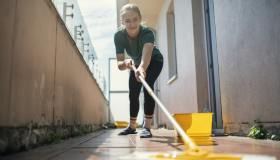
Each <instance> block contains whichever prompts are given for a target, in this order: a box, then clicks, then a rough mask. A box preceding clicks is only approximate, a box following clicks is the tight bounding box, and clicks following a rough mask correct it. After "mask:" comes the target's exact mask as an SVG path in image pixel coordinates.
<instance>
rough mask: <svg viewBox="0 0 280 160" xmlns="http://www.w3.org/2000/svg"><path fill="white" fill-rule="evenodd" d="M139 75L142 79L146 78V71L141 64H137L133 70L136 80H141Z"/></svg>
mask: <svg viewBox="0 0 280 160" xmlns="http://www.w3.org/2000/svg"><path fill="white" fill-rule="evenodd" d="M139 76H142V77H143V78H144V79H145V78H146V71H145V69H144V68H143V67H142V66H139V67H138V68H137V69H136V72H135V77H136V79H137V81H138V82H141V81H140V78H139Z"/></svg>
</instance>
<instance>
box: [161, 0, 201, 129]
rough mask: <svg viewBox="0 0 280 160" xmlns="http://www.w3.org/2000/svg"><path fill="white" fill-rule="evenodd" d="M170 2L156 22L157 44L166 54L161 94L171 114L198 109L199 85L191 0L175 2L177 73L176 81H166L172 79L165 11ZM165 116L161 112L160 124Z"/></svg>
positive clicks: (165, 5)
mask: <svg viewBox="0 0 280 160" xmlns="http://www.w3.org/2000/svg"><path fill="white" fill-rule="evenodd" d="M170 2H171V1H170V0H168V1H165V3H164V5H163V7H162V10H161V12H160V16H159V19H158V25H157V33H158V37H157V38H158V45H159V46H158V47H159V49H160V51H161V52H162V54H163V56H164V67H163V70H162V73H161V75H160V78H159V89H160V92H159V95H160V99H161V100H162V102H163V104H164V105H166V107H167V108H168V110H169V111H170V112H171V113H186V112H197V111H198V106H197V89H196V88H197V86H196V73H195V70H196V68H195V55H194V53H195V52H194V36H193V19H192V17H193V16H192V8H191V6H192V5H191V0H176V1H174V14H175V29H176V35H175V36H176V52H177V73H178V74H177V79H176V80H174V81H173V82H172V83H170V84H167V82H168V80H169V79H168V59H167V57H168V55H167V51H168V48H167V46H168V45H167V27H166V26H167V25H166V13H167V10H168V7H169V4H170ZM160 113H161V112H160ZM161 114H162V113H161ZM163 117H164V118H163ZM164 119H166V118H165V116H162V115H160V117H159V120H160V124H161V123H165V122H166V120H164ZM167 124H168V123H167Z"/></svg>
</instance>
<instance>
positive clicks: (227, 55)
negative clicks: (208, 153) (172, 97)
mask: <svg viewBox="0 0 280 160" xmlns="http://www.w3.org/2000/svg"><path fill="white" fill-rule="evenodd" d="M214 8H215V10H214V11H215V24H216V31H217V50H218V58H219V71H220V72H219V74H220V87H221V103H222V111H223V120H224V123H225V127H226V130H227V132H236V131H239V130H241V129H242V128H241V127H240V124H241V122H243V123H247V122H252V121H253V120H255V119H259V120H261V121H262V122H274V124H275V123H276V124H277V123H278V124H279V123H280V116H279V113H280V107H279V105H280V81H279V79H280V45H279V44H280V1H279V0H246V1H243V0H234V1H233V0H228V1H224V0H214ZM272 124H273V123H272Z"/></svg>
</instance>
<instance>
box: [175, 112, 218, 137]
mask: <svg viewBox="0 0 280 160" xmlns="http://www.w3.org/2000/svg"><path fill="white" fill-rule="evenodd" d="M173 116H174V118H175V119H176V121H177V122H178V123H179V125H180V126H181V127H182V129H183V130H184V131H185V132H186V133H187V134H188V135H189V136H191V137H197V138H198V137H208V136H211V134H212V116H213V113H183V114H174V115H173Z"/></svg>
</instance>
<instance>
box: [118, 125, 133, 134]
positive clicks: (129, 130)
mask: <svg viewBox="0 0 280 160" xmlns="http://www.w3.org/2000/svg"><path fill="white" fill-rule="evenodd" d="M136 133H137V132H136V129H132V128H130V127H127V128H126V129H125V130H123V131H122V132H120V133H119V135H128V134H136Z"/></svg>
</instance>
